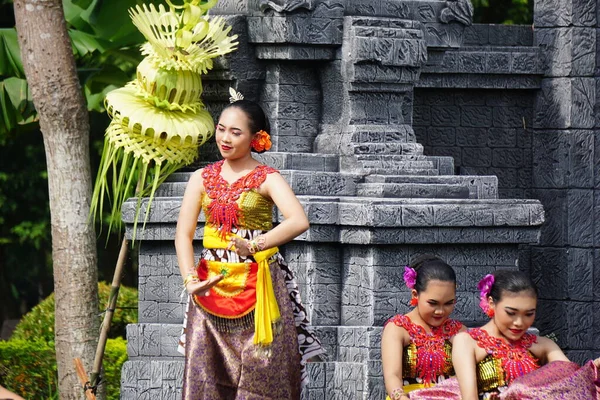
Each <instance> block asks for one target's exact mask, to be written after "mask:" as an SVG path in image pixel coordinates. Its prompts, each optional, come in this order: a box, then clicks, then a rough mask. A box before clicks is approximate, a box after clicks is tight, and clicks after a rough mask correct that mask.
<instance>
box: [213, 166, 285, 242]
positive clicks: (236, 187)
mask: <svg viewBox="0 0 600 400" xmlns="http://www.w3.org/2000/svg"><path fill="white" fill-rule="evenodd" d="M224 161H225V160H221V161H219V162H216V163H214V164H210V165H208V166H206V167H205V168H204V170H203V171H202V178H203V180H204V181H203V183H204V190H205V191H206V194H207V195H208V197H210V198H211V199H212V201H211V202H210V204H209V205H208V210H207V215H206V219H207V221H208V223H209V224H211V225H214V226H216V227H218V228H217V229H218V230H219V233H220V235H221V237H223V238H225V236H226V235H227V234H228V233H229V232H231V230H232V228H233V227H236V228H238V227H239V224H240V223H241V216H240V213H239V211H240V208H239V205H238V203H237V200H238V199H239V198H240V196H241V194H242V192H248V191H250V190H252V189H256V188H258V187H259V186H260V185H262V183H263V182H264V181H265V179H266V178H267V175H268V174H270V173H272V172H277V170H276V169H274V168H271V167H269V166H266V165H258V166H256V168H254V169H253V170H252V171H250V172H248V173H247V174H246V175H244V176H242V177H241V178H239V179H238V180H236V181H235V182H233V183H232V184H229V183H228V182H227V181H226V180H225V179H223V177H222V176H221V168H222V167H223V162H224Z"/></svg>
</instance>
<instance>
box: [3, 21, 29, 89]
mask: <svg viewBox="0 0 600 400" xmlns="http://www.w3.org/2000/svg"><path fill="white" fill-rule="evenodd" d="M0 76H16V77H18V78H25V72H24V71H23V63H22V62H21V54H20V52H19V42H18V40H17V31H16V30H15V29H14V28H11V29H0Z"/></svg>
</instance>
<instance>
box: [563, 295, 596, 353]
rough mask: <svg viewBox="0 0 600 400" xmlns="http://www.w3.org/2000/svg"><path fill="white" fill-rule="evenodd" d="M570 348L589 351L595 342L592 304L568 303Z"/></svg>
mask: <svg viewBox="0 0 600 400" xmlns="http://www.w3.org/2000/svg"><path fill="white" fill-rule="evenodd" d="M568 303H569V304H568V307H569V313H568V319H567V321H568V326H569V348H570V349H575V350H579V349H589V348H591V347H592V345H593V342H594V335H595V332H594V331H593V323H594V309H593V308H592V306H593V304H592V303H581V302H575V301H572V302H568Z"/></svg>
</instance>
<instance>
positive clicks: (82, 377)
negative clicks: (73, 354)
mask: <svg viewBox="0 0 600 400" xmlns="http://www.w3.org/2000/svg"><path fill="white" fill-rule="evenodd" d="M73 363H74V364H75V370H76V371H77V376H78V377H79V382H81V385H82V386H83V390H84V391H85V398H86V399H87V400H96V395H95V394H94V389H93V388H92V387H90V380H89V379H88V377H87V374H86V373H85V368H84V367H83V363H82V362H81V358H75V359H74V360H73Z"/></svg>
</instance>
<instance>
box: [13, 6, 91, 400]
mask: <svg viewBox="0 0 600 400" xmlns="http://www.w3.org/2000/svg"><path fill="white" fill-rule="evenodd" d="M14 10H15V20H16V27H17V31H18V35H19V44H20V47H21V57H22V59H23V66H24V69H25V75H26V76H27V82H28V84H29V87H30V89H31V93H32V96H33V102H34V104H35V107H36V110H37V112H38V114H39V117H40V127H41V130H42V134H43V137H44V147H45V152H46V163H47V168H48V188H49V193H50V214H51V225H52V260H53V265H54V292H55V297H56V309H55V313H56V323H55V329H56V333H55V335H56V336H55V337H56V341H55V343H56V345H55V347H56V359H57V365H58V378H59V393H60V398H61V399H81V398H82V395H83V390H82V388H81V385H80V384H79V382H78V380H77V376H76V374H75V368H74V366H73V359H74V358H75V357H80V358H81V359H82V360H83V361H84V365H85V368H86V369H88V370H89V369H90V368H91V365H92V362H93V357H94V352H95V349H96V344H97V341H98V331H99V318H98V276H97V269H96V245H95V234H94V230H93V226H92V224H91V223H90V220H89V215H88V214H89V207H90V201H91V193H92V180H91V171H90V163H89V119H88V112H87V109H86V106H85V101H84V98H83V93H82V91H81V87H80V84H79V80H78V78H77V71H76V67H75V60H74V58H73V52H72V48H71V43H70V40H69V36H68V34H67V28H66V23H65V17H64V11H63V7H62V2H61V0H15V1H14ZM24 268H27V267H26V266H24Z"/></svg>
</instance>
